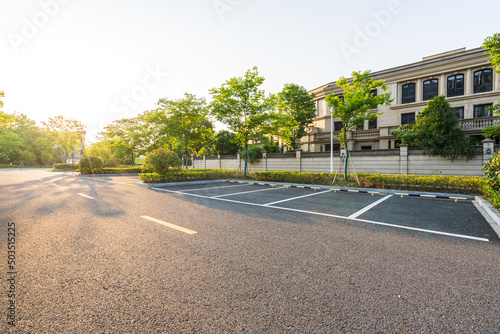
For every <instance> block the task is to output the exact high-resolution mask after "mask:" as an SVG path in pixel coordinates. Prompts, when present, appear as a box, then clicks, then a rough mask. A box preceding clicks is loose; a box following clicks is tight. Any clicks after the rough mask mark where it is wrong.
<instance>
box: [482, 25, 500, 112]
mask: <svg viewBox="0 0 500 334" xmlns="http://www.w3.org/2000/svg"><path fill="white" fill-rule="evenodd" d="M481 47H482V48H483V49H486V53H487V54H489V55H490V63H491V65H492V66H493V67H496V68H497V69H496V72H497V73H499V74H500V33H496V34H493V35H492V36H489V37H486V39H485V40H484V42H483V45H482V46H481ZM490 110H491V111H493V112H496V113H498V112H500V103H498V104H496V105H495V106H493V107H492V108H491V109H490Z"/></svg>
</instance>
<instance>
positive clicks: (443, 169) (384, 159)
mask: <svg viewBox="0 0 500 334" xmlns="http://www.w3.org/2000/svg"><path fill="white" fill-rule="evenodd" d="M494 152H495V146H494V142H493V141H492V140H489V139H486V140H484V141H483V146H482V148H481V152H480V153H479V155H478V156H477V157H476V158H474V159H472V160H469V161H466V160H465V159H458V160H455V161H453V162H452V161H450V160H449V159H446V158H442V157H440V156H431V155H428V154H425V151H424V150H421V149H408V147H406V146H401V147H400V148H398V149H393V150H380V151H377V150H370V151H353V152H351V157H350V158H349V159H350V161H351V162H352V165H353V167H352V166H351V167H350V170H349V172H352V171H353V169H352V168H354V170H355V171H356V172H357V173H380V174H414V175H464V176H483V171H482V166H483V164H484V163H485V162H486V161H488V160H489V159H491V158H492V157H493V153H494ZM244 163H245V162H244V160H243V159H242V158H241V157H240V156H239V155H236V156H218V157H200V158H194V159H193V165H192V166H191V167H192V168H203V169H236V170H238V169H239V170H243V168H244ZM332 164H333V172H336V171H339V172H343V169H342V168H343V160H342V158H341V152H340V151H337V152H334V155H333V159H331V156H330V153H329V152H321V153H305V152H301V151H297V152H295V153H285V154H266V153H264V155H263V157H262V159H260V160H258V161H256V162H254V163H253V164H249V165H248V170H249V171H251V172H256V171H297V172H330V171H331V165H332Z"/></svg>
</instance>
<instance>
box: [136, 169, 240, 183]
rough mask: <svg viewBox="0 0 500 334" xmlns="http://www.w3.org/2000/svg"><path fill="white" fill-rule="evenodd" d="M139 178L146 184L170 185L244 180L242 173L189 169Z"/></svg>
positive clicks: (144, 174)
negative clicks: (204, 181)
mask: <svg viewBox="0 0 500 334" xmlns="http://www.w3.org/2000/svg"><path fill="white" fill-rule="evenodd" d="M139 178H140V179H141V180H142V181H143V182H144V183H163V182H165V183H168V182H186V181H201V180H224V179H244V178H245V177H244V175H243V173H242V172H241V171H236V170H225V169H189V170H179V171H176V172H172V173H169V174H167V175H161V174H159V173H142V174H139Z"/></svg>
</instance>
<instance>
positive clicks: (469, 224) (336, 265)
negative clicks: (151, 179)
mask: <svg viewBox="0 0 500 334" xmlns="http://www.w3.org/2000/svg"><path fill="white" fill-rule="evenodd" d="M136 182H137V178H136V177H133V176H122V177H115V176H103V177H82V176H76V175H74V174H73V173H52V172H48V171H44V170H37V169H24V170H19V169H14V170H0V212H1V216H0V237H1V240H0V250H3V251H0V257H2V258H3V259H0V263H2V265H1V267H0V275H2V276H1V277H2V282H3V285H2V286H1V290H0V296H1V297H0V305H1V309H2V310H3V311H2V313H3V315H2V317H1V318H0V329H1V330H0V332H2V333H3V332H5V333H196V332H199V333H262V332H269V333H284V332H286V333H362V332H366V333H499V332H500V327H499V326H500V321H499V320H498V319H500V314H499V310H500V304H499V303H498V300H500V298H499V297H500V289H498V287H499V286H500V261H499V260H500V248H499V244H500V243H498V242H497V240H498V237H497V235H496V234H495V233H494V231H493V230H492V229H491V227H489V225H488V223H487V222H486V221H485V220H484V218H483V217H482V215H481V214H480V213H479V212H478V211H477V209H476V208H475V206H474V205H473V203H471V201H458V202H455V201H453V200H449V199H429V198H409V197H408V198H407V197H403V198H401V197H399V196H395V195H392V196H390V195H374V196H371V195H369V194H357V193H340V192H339V193H332V192H325V191H323V190H317V191H314V190H311V189H288V188H281V187H272V188H271V187H268V186H259V185H251V186H250V185H239V184H230V183H223V184H222V183H220V184H207V185H196V186H194V185H191V186H177V187H169V188H158V189H148V188H143V187H137V186H135V184H136ZM215 187H219V188H215ZM228 187H230V188H228ZM200 188H201V189H200ZM209 188H211V189H209ZM197 189H198V190H197ZM298 197H301V198H300V199H299V198H298ZM295 198H296V199H295ZM363 210H366V211H363ZM450 217H451V218H450ZM13 227H14V229H15V242H14V249H15V252H14V253H8V250H9V249H8V246H9V245H10V246H12V244H13V242H12V240H9V238H10V239H12V235H11V233H13V231H12V228H13ZM436 232H437V233H436ZM11 248H12V247H11ZM12 255H13V256H14V258H15V265H14V268H9V266H8V261H9V260H10V259H11V258H12ZM12 276H14V279H11V277H12ZM9 279H10V280H9ZM12 291H14V292H12ZM12 302H14V305H15V307H14V308H12V307H11V305H12ZM9 316H10V317H12V316H14V319H15V320H14V321H13V323H12V322H10V318H9ZM9 322H10V323H9Z"/></svg>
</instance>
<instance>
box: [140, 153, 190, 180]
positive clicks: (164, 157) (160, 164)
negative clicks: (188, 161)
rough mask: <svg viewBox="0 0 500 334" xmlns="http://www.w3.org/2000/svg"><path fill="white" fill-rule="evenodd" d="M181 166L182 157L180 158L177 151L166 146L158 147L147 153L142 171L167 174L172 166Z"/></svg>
mask: <svg viewBox="0 0 500 334" xmlns="http://www.w3.org/2000/svg"><path fill="white" fill-rule="evenodd" d="M180 166H181V159H179V156H178V155H177V154H176V153H175V152H173V151H170V150H167V149H165V148H158V149H156V150H153V151H151V152H149V153H148V154H147V155H146V157H145V159H144V165H143V166H142V171H143V172H144V173H158V174H161V175H167V173H168V170H169V168H170V167H180Z"/></svg>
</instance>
